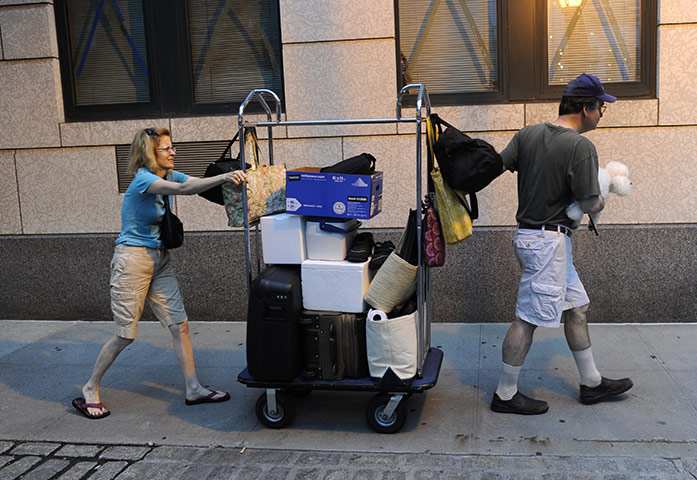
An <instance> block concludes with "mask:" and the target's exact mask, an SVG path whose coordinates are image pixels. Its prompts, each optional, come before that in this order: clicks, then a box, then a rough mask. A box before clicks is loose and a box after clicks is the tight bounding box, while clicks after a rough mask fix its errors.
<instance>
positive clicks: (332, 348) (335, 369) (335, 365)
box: [329, 323, 339, 375]
mask: <svg viewBox="0 0 697 480" xmlns="http://www.w3.org/2000/svg"><path fill="white" fill-rule="evenodd" d="M329 355H330V356H331V361H332V374H334V375H336V374H337V373H339V351H338V348H337V345H336V327H334V324H333V323H331V324H329Z"/></svg>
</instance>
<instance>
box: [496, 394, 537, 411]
mask: <svg viewBox="0 0 697 480" xmlns="http://www.w3.org/2000/svg"><path fill="white" fill-rule="evenodd" d="M491 409H492V410H493V411H494V412H498V413H515V414H518V415H540V414H542V413H545V412H546V411H547V410H549V405H548V404H547V402H545V401H543V400H534V399H532V398H530V397H526V396H525V395H523V394H522V393H520V392H516V394H515V395H513V398H511V399H510V400H501V399H500V398H499V396H498V394H496V393H494V398H493V399H492V400H491Z"/></svg>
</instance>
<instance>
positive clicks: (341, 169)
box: [320, 153, 375, 175]
mask: <svg viewBox="0 0 697 480" xmlns="http://www.w3.org/2000/svg"><path fill="white" fill-rule="evenodd" d="M320 172H322V173H348V174H352V175H372V174H373V173H375V157H374V156H372V155H371V154H369V153H361V154H360V155H356V156H355V157H351V158H347V159H346V160H342V161H340V162H339V163H335V164H334V165H330V166H328V167H322V168H321V169H320Z"/></svg>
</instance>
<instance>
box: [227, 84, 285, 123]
mask: <svg viewBox="0 0 697 480" xmlns="http://www.w3.org/2000/svg"><path fill="white" fill-rule="evenodd" d="M264 94H268V95H270V96H271V97H272V99H273V101H274V104H275V106H276V122H277V123H280V121H281V100H280V99H279V98H278V95H276V94H275V93H274V92H273V91H271V90H269V89H266V88H258V89H255V90H252V91H251V92H249V95H247V98H245V99H244V102H242V105H240V108H239V110H238V112H237V126H238V127H242V117H243V115H244V110H245V109H246V108H247V105H249V103H250V102H251V101H252V100H253V99H254V97H257V100H258V101H259V103H261V106H262V107H264V110H265V111H266V118H267V120H268V121H269V122H271V115H272V113H271V108H270V107H269V104H268V103H267V102H266V99H265V98H264Z"/></svg>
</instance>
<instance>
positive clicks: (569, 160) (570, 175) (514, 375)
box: [491, 73, 632, 415]
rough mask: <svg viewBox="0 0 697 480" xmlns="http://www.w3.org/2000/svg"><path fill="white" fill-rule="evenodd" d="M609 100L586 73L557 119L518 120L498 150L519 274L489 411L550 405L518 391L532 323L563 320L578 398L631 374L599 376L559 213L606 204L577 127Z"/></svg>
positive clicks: (592, 124) (613, 389)
mask: <svg viewBox="0 0 697 480" xmlns="http://www.w3.org/2000/svg"><path fill="white" fill-rule="evenodd" d="M615 100H616V98H615V97H613V96H612V95H608V94H606V93H605V90H604V89H603V86H602V84H601V82H600V80H599V79H598V78H597V77H594V76H593V75H587V74H585V73H584V74H582V75H580V76H579V77H577V78H575V79H574V80H572V81H570V82H569V83H568V85H567V86H566V88H565V89H564V93H563V97H562V100H561V103H560V104H559V117H558V118H557V119H556V120H555V121H553V122H546V123H542V124H539V125H532V126H528V127H525V128H523V129H522V130H520V131H519V132H518V133H516V134H515V136H514V137H513V139H512V140H511V141H510V143H509V144H508V146H507V147H506V148H505V149H504V150H503V151H502V152H501V156H502V157H503V163H504V167H505V168H506V169H508V170H511V171H517V172H518V212H517V214H516V220H517V222H518V229H517V230H516V232H515V235H514V237H513V248H514V250H515V255H516V257H517V259H518V262H519V263H520V266H521V268H522V276H521V279H520V285H519V288H518V301H517V303H516V319H515V320H514V321H513V323H512V324H511V326H510V328H509V329H508V333H507V334H506V338H505V340H504V342H503V347H502V349H503V358H502V360H503V368H502V372H501V377H500V379H499V384H498V387H497V389H496V392H495V393H494V397H493V400H492V402H491V409H492V410H493V411H495V412H500V413H515V414H520V415H537V414H541V413H545V412H546V411H547V410H548V408H549V406H548V405H547V402H544V401H541V400H534V399H532V398H529V397H527V396H525V395H523V394H522V393H521V392H519V391H518V375H519V373H520V370H521V368H522V365H523V362H524V361H525V356H526V355H527V353H528V350H529V349H530V346H531V345H532V341H533V333H534V332H535V329H536V328H537V327H538V326H543V327H559V325H560V323H561V321H562V320H563V322H564V334H565V336H566V341H567V343H568V344H569V348H570V349H571V352H572V353H573V356H574V360H575V361H576V365H577V366H578V370H579V373H580V375H581V387H580V390H581V391H580V401H581V402H582V403H584V404H592V403H597V402H600V401H603V400H605V399H607V398H609V397H611V396H615V395H619V394H621V393H624V392H626V391H627V390H629V389H630V388H631V387H632V381H631V380H630V379H628V378H624V379H621V380H611V379H608V378H605V377H603V376H601V375H600V372H598V369H597V368H596V366H595V360H594V358H593V353H592V351H591V342H590V338H589V335H588V325H587V322H586V311H587V310H588V304H589V302H590V300H589V299H588V295H587V294H586V290H585V289H584V288H583V284H582V283H581V280H580V279H579V277H578V274H577V273H576V268H575V267H574V263H573V255H572V251H571V238H570V236H571V234H572V233H573V228H572V221H571V219H569V218H568V217H567V216H566V213H565V212H566V207H567V206H569V205H570V204H571V203H572V202H574V201H578V202H579V204H580V206H581V209H582V210H583V211H584V212H585V213H597V212H599V211H601V210H602V209H603V207H604V206H605V204H604V201H603V199H602V197H601V196H600V187H599V185H598V154H597V152H596V150H595V147H594V146H593V143H591V141H590V140H588V139H587V138H586V137H584V136H582V135H581V134H582V133H585V132H588V131H590V130H593V129H595V128H596V127H597V125H598V122H599V121H600V119H601V118H602V116H603V112H604V111H605V108H606V107H605V105H604V103H605V102H608V103H612V102H614V101H615Z"/></svg>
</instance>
